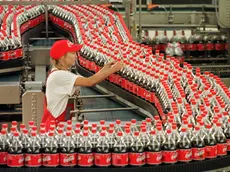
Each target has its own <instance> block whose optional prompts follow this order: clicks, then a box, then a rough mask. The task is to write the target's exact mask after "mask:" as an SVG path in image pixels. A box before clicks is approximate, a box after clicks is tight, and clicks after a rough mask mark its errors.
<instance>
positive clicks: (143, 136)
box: [140, 126, 150, 147]
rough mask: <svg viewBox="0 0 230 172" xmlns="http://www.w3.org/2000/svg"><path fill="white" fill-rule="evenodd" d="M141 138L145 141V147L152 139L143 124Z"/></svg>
mask: <svg viewBox="0 0 230 172" xmlns="http://www.w3.org/2000/svg"><path fill="white" fill-rule="evenodd" d="M140 140H141V142H142V143H143V145H144V147H145V146H146V145H147V143H148V142H149V141H150V140H149V136H148V134H147V132H146V127H145V126H143V127H141V132H140Z"/></svg>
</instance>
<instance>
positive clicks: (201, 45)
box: [196, 44, 205, 51]
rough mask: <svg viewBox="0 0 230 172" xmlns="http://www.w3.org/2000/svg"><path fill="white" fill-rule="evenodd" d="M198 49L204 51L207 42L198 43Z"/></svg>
mask: <svg viewBox="0 0 230 172" xmlns="http://www.w3.org/2000/svg"><path fill="white" fill-rule="evenodd" d="M196 47H197V50H198V51H204V49H205V44H197V45H196Z"/></svg>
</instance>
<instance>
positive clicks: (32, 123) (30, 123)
mask: <svg viewBox="0 0 230 172" xmlns="http://www.w3.org/2000/svg"><path fill="white" fill-rule="evenodd" d="M33 126H34V121H29V128H28V131H29V133H31V131H32V128H33Z"/></svg>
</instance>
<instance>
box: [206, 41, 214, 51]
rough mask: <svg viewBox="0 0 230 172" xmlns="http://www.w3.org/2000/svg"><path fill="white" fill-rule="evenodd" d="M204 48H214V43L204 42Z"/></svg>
mask: <svg viewBox="0 0 230 172" xmlns="http://www.w3.org/2000/svg"><path fill="white" fill-rule="evenodd" d="M206 49H207V50H209V51H210V50H214V44H212V43H208V44H206Z"/></svg>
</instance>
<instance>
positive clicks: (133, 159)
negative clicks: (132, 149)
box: [129, 153, 145, 166]
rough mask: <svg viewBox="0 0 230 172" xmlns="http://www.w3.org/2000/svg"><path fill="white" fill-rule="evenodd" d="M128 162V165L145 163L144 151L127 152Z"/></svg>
mask: <svg viewBox="0 0 230 172" xmlns="http://www.w3.org/2000/svg"><path fill="white" fill-rule="evenodd" d="M129 164H130V165H138V166H139V165H144V164H145V153H129Z"/></svg>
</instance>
